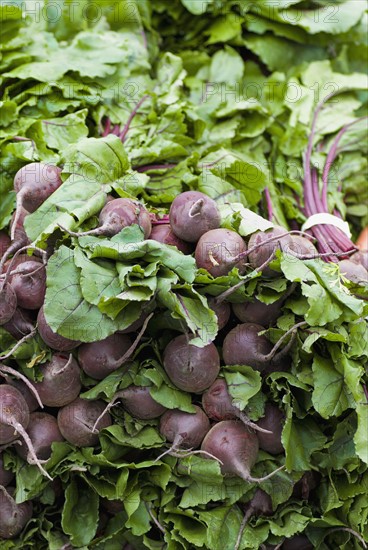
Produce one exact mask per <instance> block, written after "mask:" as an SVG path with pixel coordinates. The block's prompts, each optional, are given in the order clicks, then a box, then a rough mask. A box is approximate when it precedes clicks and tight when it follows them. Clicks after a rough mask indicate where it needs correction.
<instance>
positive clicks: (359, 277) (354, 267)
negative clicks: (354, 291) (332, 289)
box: [339, 260, 368, 285]
mask: <svg viewBox="0 0 368 550" xmlns="http://www.w3.org/2000/svg"><path fill="white" fill-rule="evenodd" d="M339 266H340V272H341V275H343V276H344V277H345V278H346V279H348V280H349V281H351V282H352V283H356V284H357V285H368V271H367V270H366V269H365V268H364V267H363V266H362V264H357V263H354V262H352V261H351V260H341V261H340V262H339Z"/></svg>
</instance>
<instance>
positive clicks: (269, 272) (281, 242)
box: [248, 226, 291, 277]
mask: <svg viewBox="0 0 368 550" xmlns="http://www.w3.org/2000/svg"><path fill="white" fill-rule="evenodd" d="M286 233H287V230H286V229H284V228H283V227H279V226H275V227H274V228H273V229H270V230H269V231H258V232H257V233H253V235H252V236H251V237H250V239H249V242H248V249H249V250H250V249H251V248H253V247H254V246H257V245H262V246H260V247H259V248H257V250H254V251H253V252H252V251H251V252H249V256H248V259H249V263H250V265H251V266H252V267H253V269H259V268H260V267H261V266H262V265H263V264H265V263H266V262H268V261H269V260H271V258H272V256H273V255H274V253H275V252H276V250H278V249H280V248H281V250H288V249H289V247H290V245H291V235H286ZM277 236H280V238H279V239H275V240H273V241H271V242H267V241H268V239H270V238H272V237H277ZM262 275H263V276H264V277H277V276H278V275H279V273H278V272H277V271H274V270H273V269H271V268H270V267H268V266H266V267H264V268H263V269H262Z"/></svg>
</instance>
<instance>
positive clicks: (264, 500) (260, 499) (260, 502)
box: [244, 489, 273, 519]
mask: <svg viewBox="0 0 368 550" xmlns="http://www.w3.org/2000/svg"><path fill="white" fill-rule="evenodd" d="M244 511H245V516H246V517H247V519H249V518H250V517H251V516H270V515H272V513H273V508H272V500H271V497H270V495H268V494H267V493H265V492H264V491H262V489H256V492H255V493H254V495H253V497H252V498H251V499H250V501H249V502H247V504H246V507H245V510H244Z"/></svg>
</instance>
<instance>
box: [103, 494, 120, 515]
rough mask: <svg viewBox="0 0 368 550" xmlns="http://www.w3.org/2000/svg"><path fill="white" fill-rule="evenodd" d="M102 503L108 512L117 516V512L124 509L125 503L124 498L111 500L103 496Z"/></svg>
mask: <svg viewBox="0 0 368 550" xmlns="http://www.w3.org/2000/svg"><path fill="white" fill-rule="evenodd" d="M101 504H102V506H103V508H104V509H105V510H106V512H108V513H109V514H111V515H112V516H115V515H116V514H118V513H119V512H122V511H123V510H124V503H123V501H122V500H117V499H112V500H109V499H107V498H102V499H101Z"/></svg>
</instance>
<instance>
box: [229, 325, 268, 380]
mask: <svg viewBox="0 0 368 550" xmlns="http://www.w3.org/2000/svg"><path fill="white" fill-rule="evenodd" d="M263 330H265V328H264V327H262V326H261V325H257V324H255V323H243V324H241V325H237V326H236V327H235V328H233V329H232V330H230V332H228V334H227V335H226V337H225V340H224V343H223V348H222V353H223V357H224V361H225V364H226V365H249V366H250V367H253V368H254V369H257V370H260V371H262V370H263V369H264V368H265V364H266V363H265V360H264V357H265V356H267V355H268V354H269V353H270V352H271V350H272V347H273V346H272V344H271V342H270V341H269V340H268V339H267V338H266V337H265V336H263V335H260V334H259V332H261V331H263Z"/></svg>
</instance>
